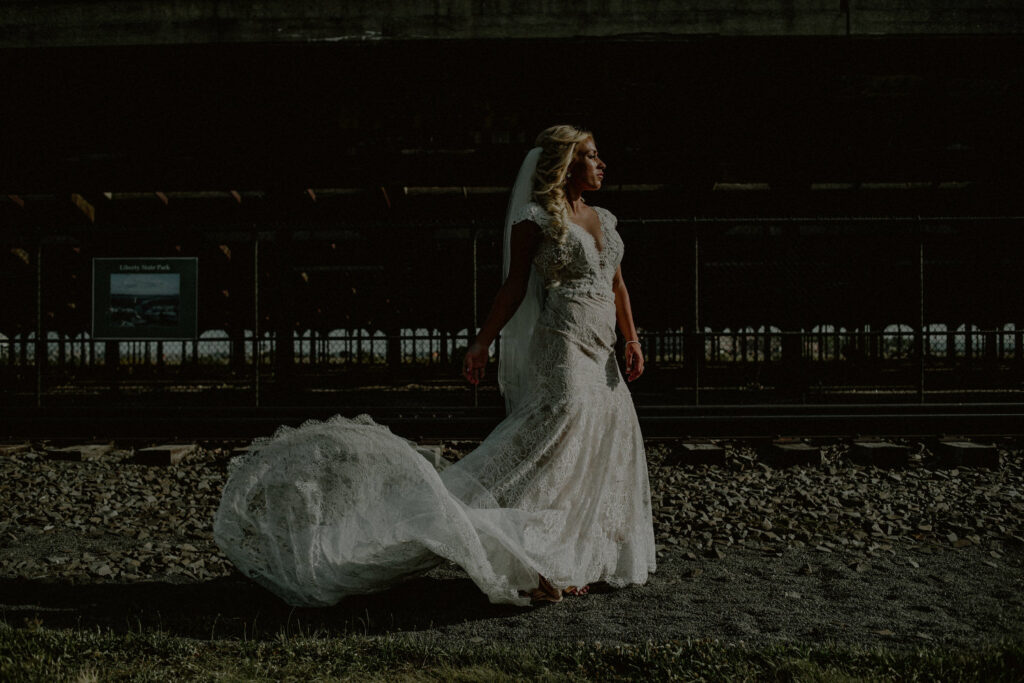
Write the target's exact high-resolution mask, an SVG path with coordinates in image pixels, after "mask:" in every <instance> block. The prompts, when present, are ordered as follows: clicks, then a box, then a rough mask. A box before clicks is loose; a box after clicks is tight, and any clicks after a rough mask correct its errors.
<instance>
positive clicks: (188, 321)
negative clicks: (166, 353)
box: [92, 258, 199, 340]
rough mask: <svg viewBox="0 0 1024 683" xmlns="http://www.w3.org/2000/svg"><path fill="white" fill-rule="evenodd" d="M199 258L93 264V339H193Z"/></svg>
mask: <svg viewBox="0 0 1024 683" xmlns="http://www.w3.org/2000/svg"><path fill="white" fill-rule="evenodd" d="M198 270H199V267H198V259H196V258H94V259H93V260H92V337H93V339H154V340H157V339H195V338H196V329H197V309H198V304H197V292H198V287H197V274H198Z"/></svg>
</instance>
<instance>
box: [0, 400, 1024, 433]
mask: <svg viewBox="0 0 1024 683" xmlns="http://www.w3.org/2000/svg"><path fill="white" fill-rule="evenodd" d="M339 412H340V413H341V414H343V415H346V416H350V417H351V416H353V415H356V414H357V413H359V412H364V413H368V414H369V415H371V416H372V417H373V418H374V419H375V420H376V421H378V422H380V423H381V424H384V425H387V426H389V427H390V428H391V430H392V431H394V432H395V433H396V434H400V435H401V436H404V437H406V438H410V439H414V440H424V441H431V440H439V439H448V440H457V439H467V440H472V439H481V438H483V437H484V436H486V435H487V434H488V433H489V432H490V431H491V430H492V429H493V428H494V426H495V425H496V424H498V422H500V421H501V419H502V417H503V416H504V411H503V410H502V409H501V408H498V407H482V408H470V407H462V406H458V407H445V406H417V407H408V406H403V407H395V406H366V407H364V408H363V409H361V410H355V409H352V408H350V407H346V408H338V407H330V406H313V407H310V406H299V407H267V408H230V407H218V408H208V407H207V408H202V407H199V408H195V407H151V406H147V407H134V408H124V407H117V408H112V407H106V408H79V407H76V408H18V407H13V408H11V407H7V408H0V438H4V439H50V440H56V439H59V440H65V439H67V440H83V439H84V440H89V439H93V440H95V439H103V440H110V439H115V440H129V439H130V440H156V439H188V440H220V439H236V440H248V439H252V438H253V437H257V436H266V435H269V434H271V433H273V431H274V430H275V429H276V428H277V427H278V426H279V425H283V424H288V425H293V426H297V425H299V424H301V423H302V422H304V421H305V420H307V419H311V418H314V419H326V418H328V417H330V416H332V415H335V414H337V413H339ZM637 413H638V415H639V418H640V425H641V429H642V431H643V433H644V436H645V437H646V438H649V439H666V438H682V437H715V438H744V439H754V440H756V439H772V438H776V437H779V436H801V437H853V436H857V435H873V436H892V437H919V438H928V437H938V436H942V435H960V436H977V437H1019V436H1024V403H955V404H951V403H943V404H900V403H889V404H878V403H875V404H846V405H803V404H789V405H786V404H778V405H746V406H735V405H719V406H716V405H707V406H692V405H641V406H638V408H637Z"/></svg>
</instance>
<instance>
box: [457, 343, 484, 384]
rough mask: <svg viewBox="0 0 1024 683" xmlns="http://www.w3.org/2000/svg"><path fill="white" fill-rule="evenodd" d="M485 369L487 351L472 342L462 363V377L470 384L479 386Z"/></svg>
mask: <svg viewBox="0 0 1024 683" xmlns="http://www.w3.org/2000/svg"><path fill="white" fill-rule="evenodd" d="M485 367H487V349H486V348H484V347H483V346H481V345H480V344H477V343H476V342H473V343H472V344H471V345H470V347H469V348H468V349H467V350H466V358H465V360H463V361H462V375H463V377H465V378H466V379H467V380H469V383H470V384H479V383H480V380H481V379H482V378H483V376H484V368H485Z"/></svg>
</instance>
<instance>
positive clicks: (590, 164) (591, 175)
mask: <svg viewBox="0 0 1024 683" xmlns="http://www.w3.org/2000/svg"><path fill="white" fill-rule="evenodd" d="M575 156H576V158H575V159H574V160H573V162H572V163H571V164H569V174H570V175H569V178H568V183H569V184H570V185H574V186H575V187H576V188H577V189H578V190H579V191H580V192H584V191H587V190H600V189H601V183H602V181H603V180H604V169H605V163H604V162H603V161H601V157H599V156H598V155H597V145H596V144H595V143H594V138H587V139H586V140H584V141H583V142H581V143H579V144H577V145H576V155H575Z"/></svg>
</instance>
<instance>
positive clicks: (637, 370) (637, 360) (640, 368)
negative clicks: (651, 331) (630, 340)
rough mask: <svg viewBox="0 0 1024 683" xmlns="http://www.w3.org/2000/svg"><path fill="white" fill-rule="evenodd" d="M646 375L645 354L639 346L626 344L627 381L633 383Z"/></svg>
mask: <svg viewBox="0 0 1024 683" xmlns="http://www.w3.org/2000/svg"><path fill="white" fill-rule="evenodd" d="M642 374H644V354H643V352H642V351H641V350H640V345H639V344H626V379H627V380H629V381H630V382H632V381H633V380H635V379H636V378H637V377H639V376H640V375H642Z"/></svg>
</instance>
